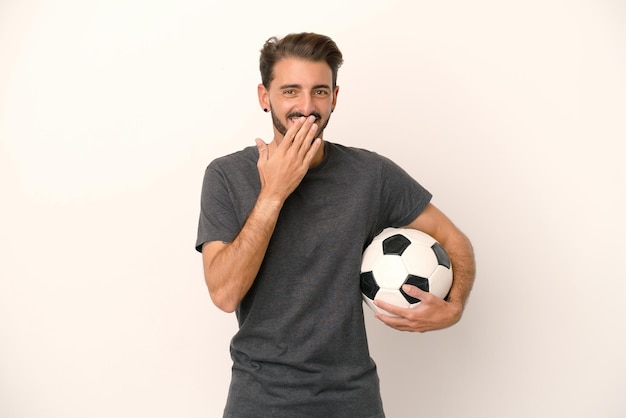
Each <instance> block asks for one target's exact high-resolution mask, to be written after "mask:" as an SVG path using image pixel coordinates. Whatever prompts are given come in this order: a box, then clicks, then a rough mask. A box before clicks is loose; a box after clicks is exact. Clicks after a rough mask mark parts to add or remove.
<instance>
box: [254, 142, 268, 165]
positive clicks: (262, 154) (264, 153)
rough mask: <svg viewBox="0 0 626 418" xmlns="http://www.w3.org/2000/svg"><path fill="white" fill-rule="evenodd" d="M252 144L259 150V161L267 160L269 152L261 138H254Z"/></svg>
mask: <svg viewBox="0 0 626 418" xmlns="http://www.w3.org/2000/svg"><path fill="white" fill-rule="evenodd" d="M254 142H256V147H257V149H258V150H259V160H261V161H262V160H267V159H268V158H269V150H268V147H267V144H266V143H265V141H263V140H262V139H261V138H256V139H255V140H254Z"/></svg>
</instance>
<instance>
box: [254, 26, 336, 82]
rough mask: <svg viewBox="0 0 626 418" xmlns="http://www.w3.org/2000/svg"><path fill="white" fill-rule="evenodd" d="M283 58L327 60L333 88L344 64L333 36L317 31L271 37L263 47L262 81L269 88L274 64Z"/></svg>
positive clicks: (261, 62)
mask: <svg viewBox="0 0 626 418" xmlns="http://www.w3.org/2000/svg"><path fill="white" fill-rule="evenodd" d="M283 58H303V59H306V60H309V61H313V62H319V61H325V62H326V63H327V64H328V66H329V67H330V69H331V71H332V73H333V88H335V86H336V85H337V72H338V71H339V67H341V64H343V55H342V54H341V51H340V50H339V48H338V47H337V44H335V41H333V40H332V39H331V38H329V37H328V36H325V35H319V34H317V33H310V32H303V33H292V34H289V35H287V36H285V37H284V38H282V39H279V38H277V37H275V36H272V37H271V38H269V39H268V40H267V41H266V42H265V45H263V49H261V58H260V65H259V67H260V70H261V82H262V83H263V85H264V86H265V87H266V88H269V85H270V82H271V81H272V79H273V78H274V65H276V63H277V62H278V61H280V60H281V59H283Z"/></svg>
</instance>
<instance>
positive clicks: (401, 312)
mask: <svg viewBox="0 0 626 418" xmlns="http://www.w3.org/2000/svg"><path fill="white" fill-rule="evenodd" d="M374 305H376V306H377V307H379V308H380V309H382V310H384V311H386V312H388V313H389V314H391V315H395V316H397V317H405V316H406V310H407V309H408V308H402V307H400V306H398V305H393V304H391V303H389V302H385V301H384V300H375V301H374Z"/></svg>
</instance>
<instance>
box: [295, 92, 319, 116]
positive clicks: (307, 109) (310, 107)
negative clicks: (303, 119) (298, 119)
mask: <svg viewBox="0 0 626 418" xmlns="http://www.w3.org/2000/svg"><path fill="white" fill-rule="evenodd" d="M298 107H299V108H300V109H299V110H300V112H302V114H304V115H305V116H308V115H310V114H311V113H313V112H314V111H315V103H314V102H313V98H312V97H311V95H310V94H303V95H302V96H301V98H300V103H298Z"/></svg>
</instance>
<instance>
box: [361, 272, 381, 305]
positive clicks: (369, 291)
mask: <svg viewBox="0 0 626 418" xmlns="http://www.w3.org/2000/svg"><path fill="white" fill-rule="evenodd" d="M379 289H380V287H378V285H377V284H376V279H374V273H372V272H371V271H367V272H364V273H361V292H362V293H363V294H364V295H365V296H367V297H368V298H370V299H371V300H374V297H375V296H376V293H378V290H379Z"/></svg>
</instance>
